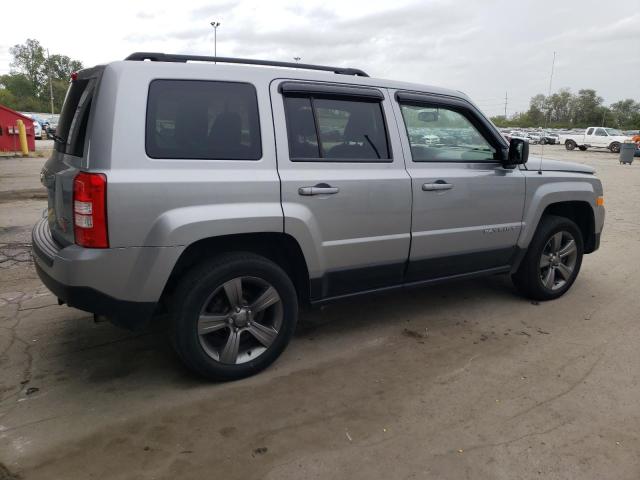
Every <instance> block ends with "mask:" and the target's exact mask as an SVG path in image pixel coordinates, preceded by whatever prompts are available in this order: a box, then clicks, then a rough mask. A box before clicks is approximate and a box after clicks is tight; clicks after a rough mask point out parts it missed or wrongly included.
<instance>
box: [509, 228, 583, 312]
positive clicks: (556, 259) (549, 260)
mask: <svg viewBox="0 0 640 480" xmlns="http://www.w3.org/2000/svg"><path fill="white" fill-rule="evenodd" d="M583 253H584V242H583V239H582V233H581V232H580V229H579V228H578V226H577V225H576V224H575V223H574V222H573V221H571V220H570V219H568V218H565V217H558V216H555V215H546V216H544V217H543V218H542V220H541V221H540V225H539V226H538V229H537V230H536V233H535V235H534V236H533V239H532V240H531V244H530V245H529V249H528V250H527V254H526V255H525V257H524V259H523V260H522V263H521V264H520V266H519V268H518V271H517V272H516V273H515V274H514V275H513V276H512V279H513V283H514V284H515V286H516V288H517V289H518V290H519V291H520V292H521V293H522V294H523V295H524V296H526V297H528V298H531V299H534V300H553V299H555V298H558V297H560V296H562V295H564V294H565V293H566V292H567V290H569V289H570V288H571V285H573V282H574V281H575V279H576V277H577V276H578V272H579V271H580V266H581V265H582V255H583Z"/></svg>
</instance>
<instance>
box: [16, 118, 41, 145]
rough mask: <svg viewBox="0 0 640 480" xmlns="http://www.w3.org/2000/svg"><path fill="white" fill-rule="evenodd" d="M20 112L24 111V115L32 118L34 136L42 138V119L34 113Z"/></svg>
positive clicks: (38, 138)
mask: <svg viewBox="0 0 640 480" xmlns="http://www.w3.org/2000/svg"><path fill="white" fill-rule="evenodd" d="M20 113H22V115H24V116H25V117H28V118H30V119H31V120H32V125H33V136H34V138H35V139H36V140H42V125H41V124H40V121H39V120H38V119H37V118H36V117H34V115H33V114H32V113H25V112H20Z"/></svg>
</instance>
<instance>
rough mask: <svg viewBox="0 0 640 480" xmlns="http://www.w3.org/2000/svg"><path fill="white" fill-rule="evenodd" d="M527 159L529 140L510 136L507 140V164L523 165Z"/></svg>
mask: <svg viewBox="0 0 640 480" xmlns="http://www.w3.org/2000/svg"><path fill="white" fill-rule="evenodd" d="M527 160H529V142H528V141H526V140H524V139H522V138H512V139H511V140H510V141H509V153H508V154H507V161H506V164H507V165H524V164H525V163H527Z"/></svg>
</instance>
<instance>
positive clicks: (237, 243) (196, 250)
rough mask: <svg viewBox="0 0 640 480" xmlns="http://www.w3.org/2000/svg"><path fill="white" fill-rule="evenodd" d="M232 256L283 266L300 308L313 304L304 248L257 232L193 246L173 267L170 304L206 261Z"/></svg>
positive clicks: (163, 299) (168, 287)
mask: <svg viewBox="0 0 640 480" xmlns="http://www.w3.org/2000/svg"><path fill="white" fill-rule="evenodd" d="M229 252H250V253H255V254H257V255H261V256H263V257H265V258H268V259H269V260H271V261H273V262H274V263H276V264H277V265H279V266H280V267H281V268H282V269H283V270H284V271H285V272H286V273H287V274H288V275H289V277H290V278H291V281H292V282H293V284H294V286H295V288H296V292H297V294H298V300H299V302H300V304H302V305H307V304H308V303H309V271H308V268H307V263H306V261H305V258H304V255H303V253H302V249H301V248H300V245H299V244H298V242H297V241H296V239H295V238H293V237H292V236H291V235H288V234H286V233H282V232H255V233H241V234H232V235H220V236H214V237H208V238H203V239H200V240H197V241H195V242H193V243H191V244H190V245H189V246H187V248H186V249H185V250H184V251H183V252H182V254H181V255H180V257H179V258H178V261H177V262H176V264H175V265H174V267H173V270H172V271H171V274H170V276H169V279H168V281H167V284H166V285H165V288H164V290H163V293H162V297H161V302H162V303H166V302H167V300H169V299H170V298H171V296H172V294H173V292H174V291H175V289H176V286H177V285H178V282H179V280H180V278H181V277H182V275H183V274H184V272H186V271H187V270H189V269H190V268H192V267H193V266H195V265H197V263H198V262H199V261H201V260H202V259H203V258H209V257H213V256H217V255H220V254H222V253H229Z"/></svg>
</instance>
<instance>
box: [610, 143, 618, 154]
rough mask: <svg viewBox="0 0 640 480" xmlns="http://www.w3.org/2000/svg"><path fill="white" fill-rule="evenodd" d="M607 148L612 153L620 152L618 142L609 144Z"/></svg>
mask: <svg viewBox="0 0 640 480" xmlns="http://www.w3.org/2000/svg"><path fill="white" fill-rule="evenodd" d="M609 150H611V152H612V153H620V144H619V143H618V142H613V143H612V144H611V145H609Z"/></svg>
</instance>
